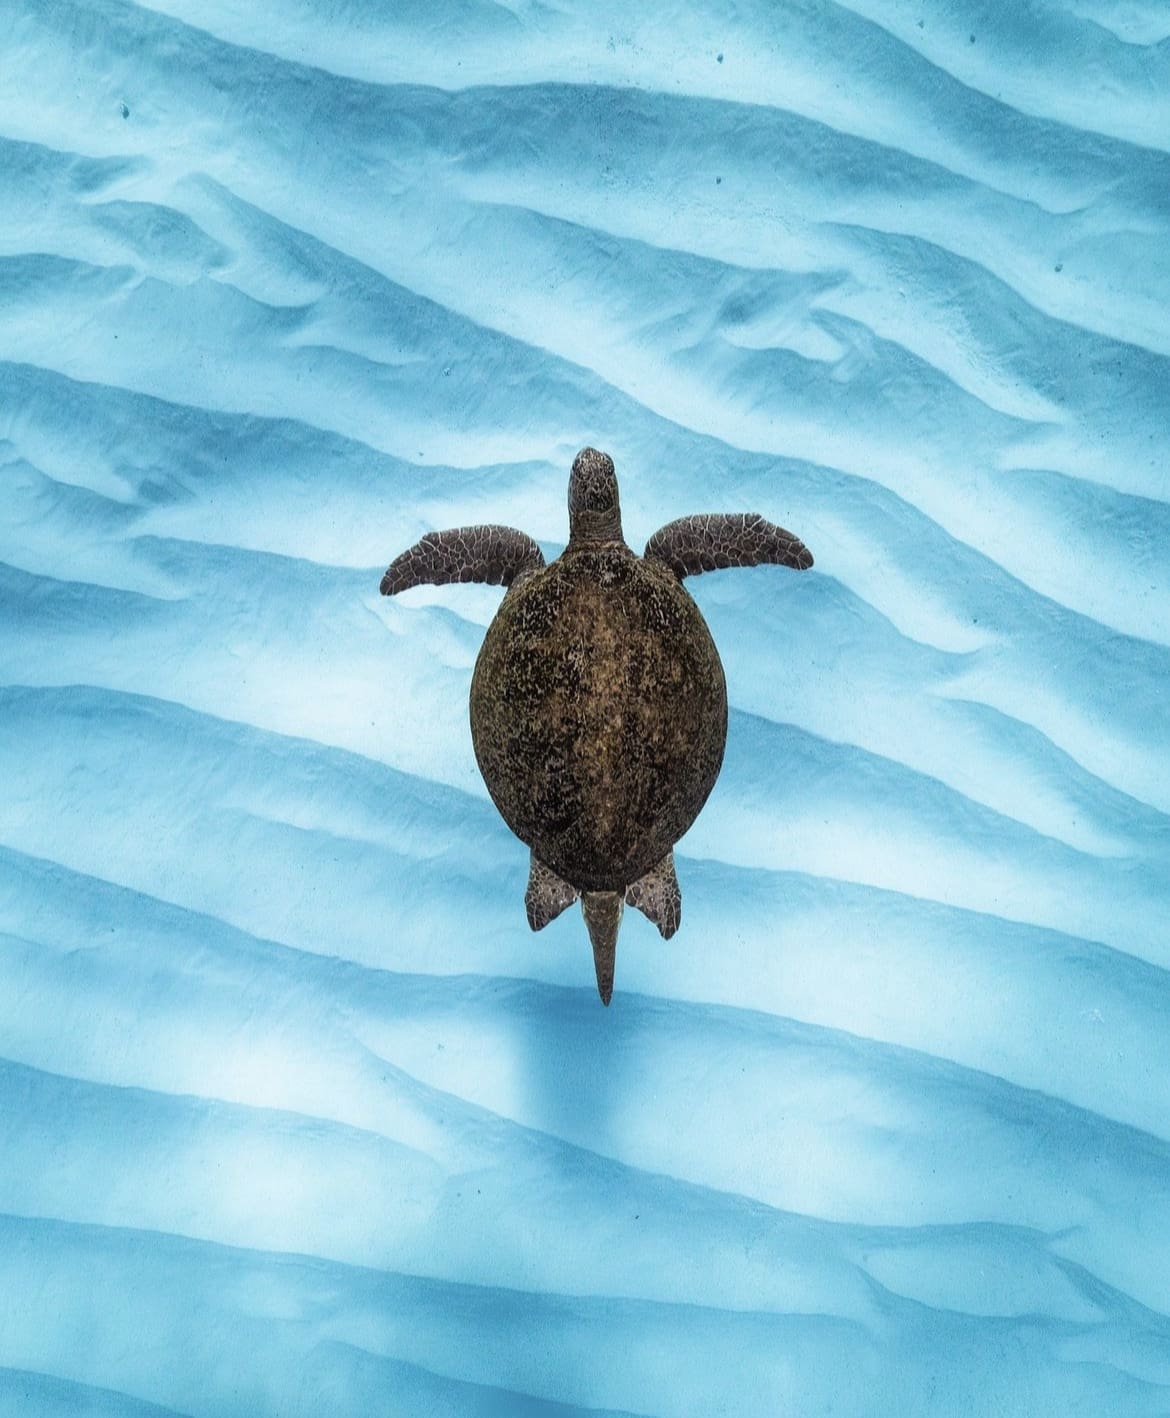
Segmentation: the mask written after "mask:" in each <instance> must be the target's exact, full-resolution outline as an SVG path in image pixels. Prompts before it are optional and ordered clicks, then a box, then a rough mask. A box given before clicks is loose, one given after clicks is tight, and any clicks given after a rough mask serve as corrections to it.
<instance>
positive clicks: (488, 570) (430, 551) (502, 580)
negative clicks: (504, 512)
mask: <svg viewBox="0 0 1170 1418" xmlns="http://www.w3.org/2000/svg"><path fill="white" fill-rule="evenodd" d="M543 565H544V553H543V552H542V551H541V549H540V548H539V547H538V546H537V544H536V543H535V542H534V541H533V539H532V538H531V537H530V536H528V535H527V533H525V532H518V531H517V530H516V528H515V527H497V526H493V525H488V526H483V527H453V528H451V529H450V530H449V531H446V532H428V533H427V534H426V536H425V537H423V538H422V539H421V540H420V541H417V542H415V544H414V546H412V547H410V548H409V549H408V550H407V551H404V552H403V553H402V555H401V556H396V557H395V558H394V560H393V561H392V562H391V563H390V565H389V566H388V567H387V568H386V574H385V575H384V576H383V577H382V585H381V591H382V594H383V595H384V596H396V595H397V594H398V592H399V591H409V590H410V588H411V587H412V586H424V585H429V586H446V585H448V584H449V583H451V582H453V581H485V582H486V583H487V584H488V585H489V586H511V585H512V584H513V583H514V582H515V581H516V580H517V578H518V577H520V576H522V575H524V574H525V573H526V572H529V571H537V570H539V569H540V567H542V566H543Z"/></svg>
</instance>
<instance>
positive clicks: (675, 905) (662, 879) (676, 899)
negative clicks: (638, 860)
mask: <svg viewBox="0 0 1170 1418" xmlns="http://www.w3.org/2000/svg"><path fill="white" fill-rule="evenodd" d="M626 905H627V906H633V907H635V908H636V909H637V910H639V911H641V913H642V914H643V916H645V917H646V919H647V920H648V921H653V922H654V924H655V925H656V926H657V927H658V932H659V934H660V935H661V936H662V939H663V940H669V939H670V938H671V936H672V935H674V933H675V931H677V930H678V926H679V922H680V921H681V920H682V892H681V891H680V890H679V888H678V877H677V876H675V874H674V853H673V852H667V854H666V856H665V857H663V859H662V860H661V861H660V862H659V863H658V865H657V866H656V867H652V868H651V870H650V871H648V872H647V873H646V875H645V876H640V877H639V878H638V880H637V881H633V882H631V883H630V885H629V886H627V887H626Z"/></svg>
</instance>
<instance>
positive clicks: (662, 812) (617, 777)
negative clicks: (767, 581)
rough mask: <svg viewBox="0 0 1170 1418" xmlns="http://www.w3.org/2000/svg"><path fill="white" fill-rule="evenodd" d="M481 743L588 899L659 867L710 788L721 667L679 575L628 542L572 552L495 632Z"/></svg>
mask: <svg viewBox="0 0 1170 1418" xmlns="http://www.w3.org/2000/svg"><path fill="white" fill-rule="evenodd" d="M471 735H472V740H473V742H474V744H475V755H476V758H477V759H478V761H479V767H480V771H481V772H482V773H483V777H484V781H485V782H486V784H487V787H488V792H489V793H491V796H492V800H493V801H494V802H495V804H496V806H497V808H499V810H500V813H501V815H502V816H503V818H504V820H505V822H507V824H508V826H509V827H510V828H511V829H512V831H513V832H515V833H516V835H517V836H518V837H519V838H520V839H521V840H522V841H524V842H526V843H527V844H528V845H529V846H530V847H531V848H532V849H533V850H534V851H535V853H536V855H537V857H539V858H540V860H541V861H542V862H544V863H545V864H546V865H547V866H549V867H551V868H552V870H553V871H555V872H556V873H557V874H558V875H559V876H561V877H563V878H564V879H565V880H566V881H568V882H569V883H571V884H572V885H573V886H575V887H577V888H578V889H579V890H583V891H619V890H622V889H623V888H624V887H626V886H628V885H629V884H630V883H631V882H633V881H636V880H637V879H638V878H639V877H640V876H642V875H644V874H645V873H646V872H648V871H649V870H650V869H651V868H652V867H654V866H656V865H657V864H658V862H660V861H661V860H662V858H663V857H664V856H665V855H666V854H667V852H669V851H670V849H671V848H672V847H673V846H674V844H675V842H677V841H678V839H679V838H680V837H681V836H682V834H683V833H684V832H685V831H686V830H687V828H688V827H689V826H690V825H691V823H692V822H693V821H694V820H695V818H696V816H697V815H698V813H699V809H700V808H701V807H702V806H703V804H704V802H706V800H707V795H708V794H709V793H710V791H711V789H712V787H713V786H714V783H715V779H716V777H717V776H718V773H719V768H720V765H721V764H722V762H723V747H724V744H725V742H726V738H727V686H726V683H725V681H724V678H723V666H722V664H721V663H720V660H719V653H718V651H717V650H716V649H715V642H714V641H713V640H712V639H711V634H710V631H709V630H708V629H707V625H706V622H705V621H704V620H703V617H702V615H701V614H700V612H699V608H698V606H696V605H695V603H694V601H693V600H692V599H691V597H690V596H689V595H688V593H687V592H686V590H685V589H684V588H683V587H682V585H681V584H680V583H679V581H678V579H677V578H676V577H675V576H674V574H673V573H672V572H671V571H670V570H668V569H667V568H665V567H663V566H659V565H658V564H657V563H655V562H653V561H644V560H643V559H642V558H640V557H638V556H636V555H635V554H634V553H633V552H632V551H630V550H629V548H628V547H624V546H623V547H614V546H606V547H597V548H589V547H581V548H570V549H569V550H568V551H566V552H565V554H564V555H563V556H561V557H560V558H559V559H558V560H557V561H555V562H553V563H552V565H550V566H547V567H544V568H543V569H542V570H540V571H538V572H535V573H534V574H533V575H531V576H529V577H526V578H525V579H524V580H523V581H522V582H520V583H519V584H518V585H517V586H516V587H514V588H513V589H512V590H511V591H510V592H509V593H508V595H507V596H506V597H505V599H504V602H503V604H502V605H501V607H500V610H499V613H498V614H497V616H496V618H495V620H493V621H492V623H491V625H490V626H489V628H488V632H487V635H486V637H485V639H484V642H483V648H482V649H481V650H480V653H479V659H478V660H477V662H476V666H475V674H474V676H473V677H472V681H471Z"/></svg>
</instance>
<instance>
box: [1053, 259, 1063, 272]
mask: <svg viewBox="0 0 1170 1418" xmlns="http://www.w3.org/2000/svg"><path fill="white" fill-rule="evenodd" d="M1052 269H1053V270H1054V271H1055V272H1057V274H1059V273H1060V272H1061V271H1063V270H1064V262H1063V261H1058V262H1057V263H1056V265H1055V266H1053V268H1052Z"/></svg>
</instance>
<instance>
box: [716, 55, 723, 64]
mask: <svg viewBox="0 0 1170 1418" xmlns="http://www.w3.org/2000/svg"><path fill="white" fill-rule="evenodd" d="M715 63H716V64H722V63H723V55H722V54H717V55H716V56H715Z"/></svg>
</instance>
